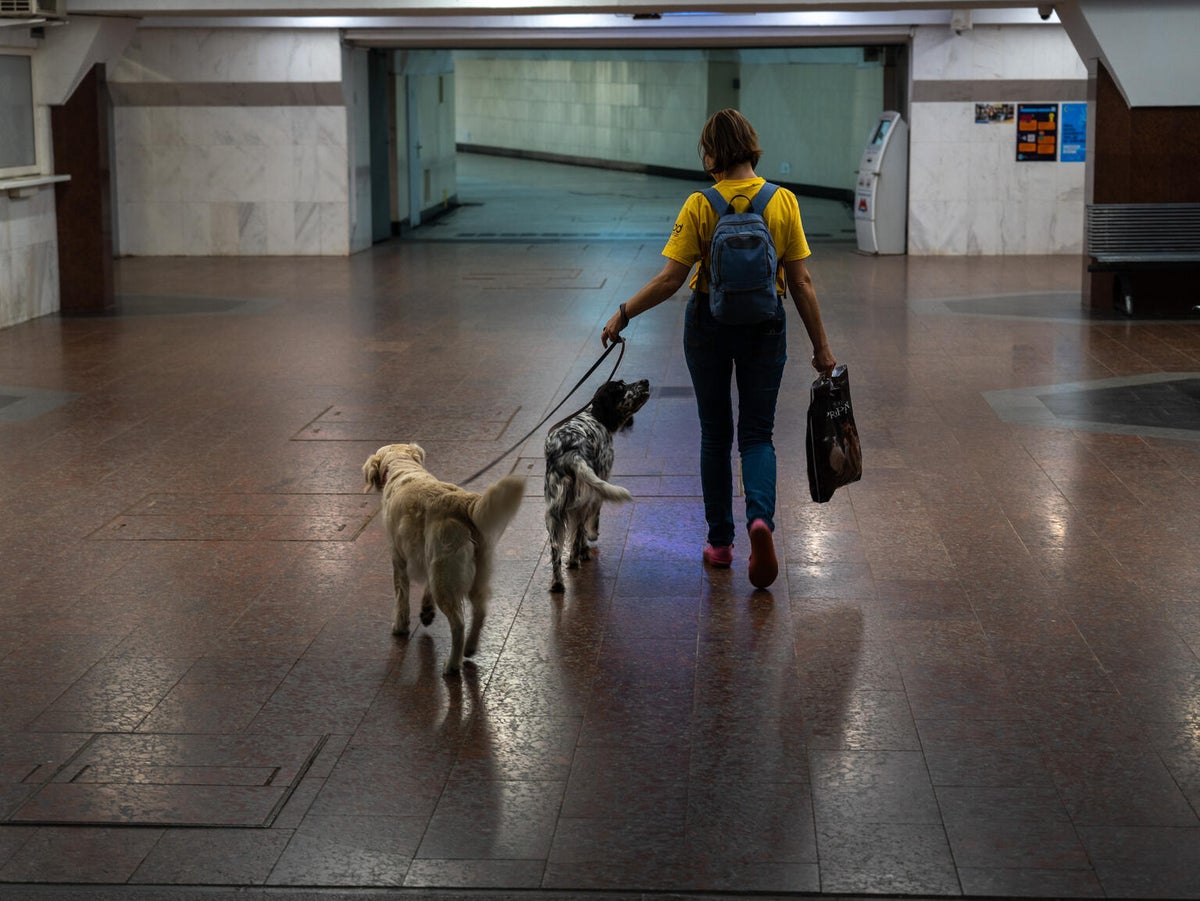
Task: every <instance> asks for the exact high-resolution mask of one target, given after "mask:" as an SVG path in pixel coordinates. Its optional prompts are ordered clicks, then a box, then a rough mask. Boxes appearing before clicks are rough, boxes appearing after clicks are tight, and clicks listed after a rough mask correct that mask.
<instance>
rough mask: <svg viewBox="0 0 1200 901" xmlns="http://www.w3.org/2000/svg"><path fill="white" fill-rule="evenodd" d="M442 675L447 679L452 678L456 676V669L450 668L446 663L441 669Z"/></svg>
mask: <svg viewBox="0 0 1200 901" xmlns="http://www.w3.org/2000/svg"><path fill="white" fill-rule="evenodd" d="M442 675H443V676H444V677H445V678H447V679H450V678H453V677H454V676H457V675H458V667H457V666H451V665H450V663H448V662H447V664H446V665H445V666H443V667H442Z"/></svg>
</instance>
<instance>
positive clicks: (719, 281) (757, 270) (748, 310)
mask: <svg viewBox="0 0 1200 901" xmlns="http://www.w3.org/2000/svg"><path fill="white" fill-rule="evenodd" d="M778 187H779V186H778V185H773V184H771V183H770V182H766V183H765V184H763V186H762V187H761V188H759V189H758V193H757V194H755V195H754V199H753V200H749V198H746V199H748V200H749V203H750V208H749V209H748V210H746V212H744V213H739V212H737V211H735V210H734V208H733V203H732V201H731V202H729V203H726V202H725V198H724V197H722V196H721V193H720V192H719V191H718V190H717V189H716V188H709V189H708V190H706V191H703V192H701V193H703V194H704V196H705V198H707V200H708V202H709V203H710V204H712V208H713V210H714V211H715V212H716V214H717V225H716V227H715V228H714V229H713V234H712V240H711V242H710V243H709V254H708V262H707V269H708V303H709V307H710V308H711V310H712V314H713V318H714V319H716V320H717V321H718V322H723V323H727V324H729V325H745V324H748V323H752V322H763V321H764V320H767V319H772V318H774V317H775V316H776V315H777V314H778V313H779V310H780V308H781V304H780V302H779V293H778V290H777V289H776V285H775V279H776V276H777V274H778V272H779V261H778V259H777V258H776V256H775V239H774V238H772V237H771V231H770V229H768V228H767V223H766V221H765V220H764V219H763V210H765V209H766V208H767V203H768V201H770V199H771V198H772V197H773V196H775V191H776V189H777V188H778ZM738 197H742V198H745V197H746V195H745V194H738V195H736V196H735V197H734V200H736V199H737V198H738ZM722 207H723V208H724V212H722V211H721V210H722Z"/></svg>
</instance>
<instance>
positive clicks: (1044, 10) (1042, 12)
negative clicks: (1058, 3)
mask: <svg viewBox="0 0 1200 901" xmlns="http://www.w3.org/2000/svg"><path fill="white" fill-rule="evenodd" d="M1038 15H1039V16H1041V17H1042V21H1043V22H1045V21H1046V20H1047V19H1049V18H1050V17H1051V16H1052V15H1054V7H1053V6H1051V5H1049V4H1048V3H1047V4H1043V5H1042V6H1039V7H1038Z"/></svg>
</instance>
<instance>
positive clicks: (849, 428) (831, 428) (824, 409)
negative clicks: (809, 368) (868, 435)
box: [804, 365, 862, 504]
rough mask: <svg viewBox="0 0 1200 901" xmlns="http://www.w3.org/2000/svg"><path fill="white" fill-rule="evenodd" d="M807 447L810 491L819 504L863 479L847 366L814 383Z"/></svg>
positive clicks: (823, 376)
mask: <svg viewBox="0 0 1200 901" xmlns="http://www.w3.org/2000/svg"><path fill="white" fill-rule="evenodd" d="M804 443H805V448H806V450H807V453H808V488H809V492H810V493H811V494H812V499H813V500H814V501H816V502H817V503H818V504H823V503H825V502H826V501H828V500H829V499H830V498H831V497H833V492H834V491H835V490H836V489H838V488H841V487H842V486H843V485H849V484H850V483H851V482H857V481H858V480H859V479H861V478H862V447H861V445H860V444H859V441H858V427H857V426H856V425H855V424H854V408H853V406H851V404H850V374H849V372H847V370H846V367H845V366H844V365H841V366H837V367H836V368H835V369H834V370H833V372H831V373H830V374H829V375H821V376H818V377H817V378H816V379H814V380H813V383H812V391H811V392H810V394H809V402H808V434H807V436H806V439H805V442H804Z"/></svg>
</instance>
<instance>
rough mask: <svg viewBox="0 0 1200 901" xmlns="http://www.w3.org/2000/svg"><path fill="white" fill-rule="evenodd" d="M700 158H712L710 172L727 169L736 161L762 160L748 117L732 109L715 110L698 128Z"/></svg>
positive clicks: (760, 150)
mask: <svg viewBox="0 0 1200 901" xmlns="http://www.w3.org/2000/svg"><path fill="white" fill-rule="evenodd" d="M698 150H699V152H700V159H701V160H703V159H704V157H705V155H707V156H709V157H710V158H711V159H712V167H711V168H710V169H709V170H708V172H709V174H714V173H717V172H728V171H729V170H730V169H732V168H733V167H734V166H736V165H738V164H739V163H749V164H750V165H751V166H757V165H758V161H759V160H760V159H762V153H763V152H762V148H761V147H759V146H758V134H757V132H755V131H754V126H753V125H751V124H750V122H749V120H748V119H747V118H746V117H745V116H743V115H742V114H741V113H739V112H738V111H737V110H735V109H723V110H718V111H717V112H715V113H713V114H712V115H711V116H709V117H708V121H707V122H705V123H704V128H703V129H702V130H701V131H700V143H699V145H698Z"/></svg>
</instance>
